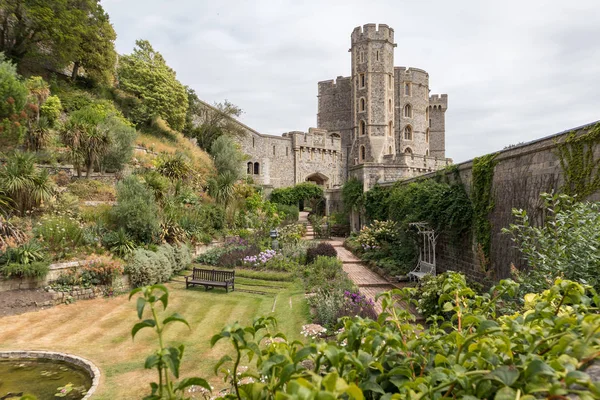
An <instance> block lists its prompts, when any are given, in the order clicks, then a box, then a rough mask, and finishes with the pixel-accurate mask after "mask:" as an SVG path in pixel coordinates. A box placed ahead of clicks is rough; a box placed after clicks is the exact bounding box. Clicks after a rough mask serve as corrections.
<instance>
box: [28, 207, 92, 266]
mask: <svg viewBox="0 0 600 400" xmlns="http://www.w3.org/2000/svg"><path fill="white" fill-rule="evenodd" d="M33 233H34V235H35V237H36V238H38V240H39V242H40V243H42V244H43V245H44V246H45V247H46V248H47V249H48V250H49V251H51V252H53V253H55V255H56V258H57V259H60V258H64V257H68V256H69V255H71V254H73V253H74V251H75V249H76V248H77V247H79V246H81V245H83V244H84V240H83V239H84V238H83V227H82V226H81V223H80V222H79V221H77V219H75V218H73V217H69V216H60V215H57V216H45V217H43V218H42V219H41V220H40V221H39V222H38V224H37V225H36V226H35V227H34V229H33Z"/></svg>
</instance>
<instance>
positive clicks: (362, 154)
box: [360, 146, 367, 161]
mask: <svg viewBox="0 0 600 400" xmlns="http://www.w3.org/2000/svg"><path fill="white" fill-rule="evenodd" d="M366 153H367V150H366V149H365V146H360V161H365V158H366Z"/></svg>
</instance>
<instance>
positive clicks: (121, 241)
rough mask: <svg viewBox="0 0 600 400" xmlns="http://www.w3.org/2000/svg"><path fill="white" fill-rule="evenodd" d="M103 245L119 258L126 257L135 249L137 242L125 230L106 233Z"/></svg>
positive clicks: (120, 229) (103, 237)
mask: <svg viewBox="0 0 600 400" xmlns="http://www.w3.org/2000/svg"><path fill="white" fill-rule="evenodd" d="M102 244H103V245H104V247H106V248H107V249H108V250H110V251H111V252H112V253H114V254H116V255H118V256H119V257H125V256H127V255H128V254H130V253H131V252H132V251H133V250H134V249H135V242H134V241H133V239H132V238H131V236H129V234H128V233H127V232H126V231H125V229H123V228H119V229H118V230H116V231H108V232H106V233H105V234H104V235H103V236H102Z"/></svg>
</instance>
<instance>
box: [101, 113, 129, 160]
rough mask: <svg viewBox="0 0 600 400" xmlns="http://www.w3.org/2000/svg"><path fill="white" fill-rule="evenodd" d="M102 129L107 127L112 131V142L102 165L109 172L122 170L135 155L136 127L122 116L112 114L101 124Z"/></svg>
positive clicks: (110, 136) (110, 134)
mask: <svg viewBox="0 0 600 400" xmlns="http://www.w3.org/2000/svg"><path fill="white" fill-rule="evenodd" d="M100 129H107V130H108V131H109V132H110V133H109V138H110V142H111V145H110V147H109V148H108V151H107V152H106V154H105V155H104V157H102V160H101V161H100V165H101V166H102V169H103V170H106V171H108V172H115V171H121V170H122V169H123V168H124V167H125V165H126V164H127V163H128V162H129V161H130V160H131V156H132V155H133V144H134V142H135V138H136V136H137V133H136V131H135V128H133V127H132V126H131V125H129V124H128V123H126V121H124V120H123V119H122V118H119V117H114V116H111V117H109V118H107V119H106V120H105V121H104V122H102V123H101V124H100Z"/></svg>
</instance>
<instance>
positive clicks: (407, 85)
mask: <svg viewBox="0 0 600 400" xmlns="http://www.w3.org/2000/svg"><path fill="white" fill-rule="evenodd" d="M404 95H405V96H411V94H410V82H405V83H404Z"/></svg>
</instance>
